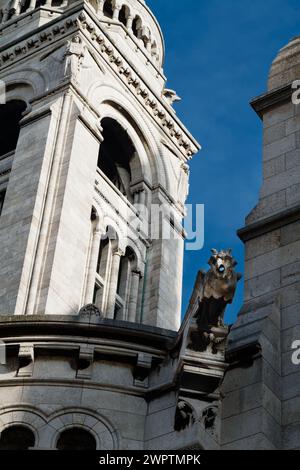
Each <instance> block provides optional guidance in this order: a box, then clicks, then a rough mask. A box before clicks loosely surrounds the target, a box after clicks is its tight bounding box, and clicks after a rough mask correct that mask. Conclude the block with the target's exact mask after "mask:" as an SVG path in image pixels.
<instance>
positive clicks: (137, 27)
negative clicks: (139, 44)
mask: <svg viewBox="0 0 300 470" xmlns="http://www.w3.org/2000/svg"><path fill="white" fill-rule="evenodd" d="M141 29H142V20H141V18H140V17H139V16H136V17H135V18H134V20H133V22H132V32H133V34H134V35H135V37H137V38H139V39H140V37H141Z"/></svg>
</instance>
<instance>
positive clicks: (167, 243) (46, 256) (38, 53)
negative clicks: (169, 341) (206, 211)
mask: <svg viewBox="0 0 300 470" xmlns="http://www.w3.org/2000/svg"><path fill="white" fill-rule="evenodd" d="M0 12H1V15H0V18H1V24H0V28H1V34H0V70H1V76H0V78H1V80H2V81H3V82H4V84H5V88H6V95H5V99H6V102H5V104H3V105H1V107H0V114H1V125H2V126H4V129H5V131H4V132H3V134H2V133H1V138H0V139H1V140H0V155H1V156H0V194H1V196H0V201H1V203H0V207H1V218H0V247H1V249H0V260H1V263H0V313H1V315H17V316H24V315H27V316H36V315H64V316H74V315H77V314H78V312H79V311H80V310H81V309H82V308H83V307H85V306H86V305H91V304H92V305H93V306H94V307H93V308H94V309H95V311H99V312H100V314H101V315H103V316H104V318H107V319H110V320H121V321H127V322H132V323H139V324H146V325H151V326H157V327H161V328H166V329H169V330H178V328H179V325H180V315H181V282H182V261H183V243H184V237H183V229H182V225H181V222H182V219H183V217H184V203H185V199H186V196H187V191H186V188H187V186H188V184H187V179H188V165H187V163H188V161H189V160H190V158H191V157H192V155H193V154H194V153H196V151H197V150H198V148H199V146H198V144H197V143H196V142H195V140H194V139H193V138H192V137H191V135H190V134H189V133H188V131H187V130H186V129H185V128H184V126H183V125H182V123H181V122H180V121H179V119H178V118H177V116H176V114H175V111H174V110H173V107H172V104H173V101H174V100H175V99H177V96H176V94H175V93H174V92H173V91H172V90H168V89H166V88H165V83H166V78H165V76H164V73H163V68H162V67H163V61H164V41H163V36H162V33H161V30H160V27H159V25H158V23H157V20H156V19H155V17H154V16H153V14H152V13H151V11H150V10H149V8H148V7H147V5H146V4H145V2H144V1H142V0H124V1H121V0H105V1H103V0H93V1H72V0H69V1H68V0H58V1H54V0H41V1H39V0H30V1H29V0H28V1H27V0H23V1H22V0H9V1H8V0H4V1H1V2H0ZM2 128H3V127H2ZM157 220H158V221H159V220H160V221H161V226H160V224H159V223H157ZM166 233H167V236H165V234H166ZM162 234H163V235H162Z"/></svg>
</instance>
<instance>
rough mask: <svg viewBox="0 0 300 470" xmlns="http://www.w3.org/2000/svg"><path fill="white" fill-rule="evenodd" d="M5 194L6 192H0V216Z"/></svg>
mask: <svg viewBox="0 0 300 470" xmlns="http://www.w3.org/2000/svg"><path fill="white" fill-rule="evenodd" d="M5 193H6V190H2V191H0V215H1V213H2V208H3V204H4V199H5Z"/></svg>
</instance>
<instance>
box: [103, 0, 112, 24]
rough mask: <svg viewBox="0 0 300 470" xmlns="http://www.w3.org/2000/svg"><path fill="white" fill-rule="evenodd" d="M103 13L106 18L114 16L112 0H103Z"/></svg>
mask: <svg viewBox="0 0 300 470" xmlns="http://www.w3.org/2000/svg"><path fill="white" fill-rule="evenodd" d="M103 14H104V16H106V17H107V18H110V19H112V18H113V16H114V6H113V0H105V2H104V5H103Z"/></svg>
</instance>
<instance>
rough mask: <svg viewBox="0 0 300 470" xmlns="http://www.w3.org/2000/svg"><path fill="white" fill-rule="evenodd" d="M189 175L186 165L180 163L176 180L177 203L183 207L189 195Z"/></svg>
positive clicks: (188, 168)
mask: <svg viewBox="0 0 300 470" xmlns="http://www.w3.org/2000/svg"><path fill="white" fill-rule="evenodd" d="M189 174H190V167H189V166H188V164H187V163H182V164H181V165H180V176H179V180H178V190H177V192H178V200H179V202H180V203H181V204H182V205H184V204H185V201H186V198H187V197H188V194H189Z"/></svg>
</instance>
